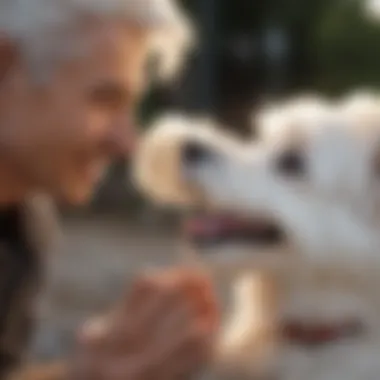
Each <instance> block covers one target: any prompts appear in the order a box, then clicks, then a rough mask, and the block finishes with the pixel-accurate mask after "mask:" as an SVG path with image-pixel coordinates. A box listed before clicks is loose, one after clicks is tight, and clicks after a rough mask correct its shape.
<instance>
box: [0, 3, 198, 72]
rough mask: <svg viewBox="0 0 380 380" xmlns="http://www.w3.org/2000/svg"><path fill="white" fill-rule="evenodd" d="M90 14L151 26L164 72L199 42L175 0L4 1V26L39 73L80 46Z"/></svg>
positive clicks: (0, 6) (0, 8) (0, 19)
mask: <svg viewBox="0 0 380 380" xmlns="http://www.w3.org/2000/svg"><path fill="white" fill-rule="evenodd" d="M87 15H88V16H96V17H99V18H102V17H107V18H112V17H115V19H116V18H117V19H118V20H120V19H124V20H125V21H126V22H133V23H138V25H140V26H141V27H142V28H146V29H147V30H150V31H151V32H152V33H151V37H152V38H151V48H152V51H153V52H155V53H156V54H157V55H158V57H159V58H160V59H159V63H160V65H159V68H160V74H161V76H163V77H167V76H169V75H170V74H173V73H174V72H176V69H177V68H179V67H180V63H181V62H182V59H183V56H184V55H185V53H186V51H187V50H188V49H189V48H190V47H191V46H192V45H193V42H194V34H193V30H192V27H191V25H190V22H189V20H188V19H187V18H186V17H185V15H184V14H183V13H182V12H181V10H180V9H179V8H178V6H177V5H176V4H175V3H174V2H173V1H172V0H0V31H1V32H3V33H6V34H7V35H8V36H9V37H10V38H11V39H13V40H14V41H16V43H17V46H18V48H19V50H20V53H21V54H22V55H23V56H24V58H25V59H26V62H27V63H28V65H29V66H30V67H31V68H32V70H33V72H35V73H36V74H38V75H40V76H41V75H42V76H43V75H45V74H46V72H47V71H48V67H50V66H51V64H52V62H53V61H56V60H58V59H60V58H63V57H64V56H65V55H67V54H75V50H78V46H75V45H76V44H75V40H76V38H75V35H74V36H73V33H75V30H76V29H75V28H76V26H79V22H80V20H81V19H82V17H83V16H87ZM73 37H74V38H73ZM49 65H50V66H49Z"/></svg>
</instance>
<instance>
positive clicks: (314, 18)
mask: <svg viewBox="0 0 380 380" xmlns="http://www.w3.org/2000/svg"><path fill="white" fill-rule="evenodd" d="M180 3H181V4H182V5H183V7H184V9H185V10H186V11H187V12H188V13H189V15H190V17H191V18H192V19H193V20H194V22H195V24H196V26H197V29H198V32H199V39H200V44H199V46H198V48H197V50H196V51H194V52H193V53H192V54H191V55H190V57H189V60H188V64H187V66H186V68H185V70H184V71H183V73H182V74H181V76H180V77H179V78H178V80H176V81H175V83H174V84H171V85H170V86H166V87H165V86H154V87H152V88H151V89H150V91H149V92H148V94H147V96H146V98H145V99H144V101H143V104H142V106H141V110H140V122H141V125H142V128H144V126H147V125H149V121H150V120H152V119H153V118H154V117H155V116H156V115H157V114H159V113H160V112H162V111H164V110H168V109H181V110H185V111H188V112H191V113H195V114H207V115H212V116H213V117H215V118H216V119H217V120H218V121H219V122H220V124H221V126H222V127H225V128H229V129H232V130H233V131H235V132H236V133H237V134H239V135H240V136H242V137H247V136H252V135H253V136H254V126H251V122H250V119H251V116H252V114H253V113H254V112H255V110H256V109H257V108H258V107H260V104H261V103H262V102H263V101H266V100H268V99H271V98H279V97H280V98H281V97H286V96H288V95H290V94H295V93H304V92H320V93H322V94H325V95H328V96H335V95H339V94H341V93H344V92H346V91H348V90H352V89H357V88H375V89H376V87H378V86H380V0H368V1H367V0H265V1H263V0H182V1H180ZM127 173H128V162H127V163H126V162H120V163H116V164H115V165H114V167H113V168H112V170H111V171H110V173H109V176H108V177H107V179H106V181H105V182H104V184H103V185H102V187H101V188H100V189H99V192H98V194H97V195H96V197H95V199H94V202H93V203H92V204H91V205H89V206H88V207H86V208H83V209H80V210H78V209H76V210H63V212H62V214H63V215H62V238H61V242H60V244H59V246H57V247H56V249H55V250H56V252H53V254H52V255H51V260H50V263H49V265H50V270H49V275H48V279H47V280H48V288H47V290H46V292H45V294H44V295H43V298H42V299H41V323H40V328H39V329H38V331H37V334H36V337H35V340H34V343H33V347H32V355H33V357H34V358H37V359H39V360H48V359H52V358H55V357H58V356H61V355H62V354H66V353H67V352H69V351H70V348H71V347H72V344H73V339H72V336H73V331H74V329H75V327H76V326H78V324H80V323H81V322H83V321H84V320H85V319H86V318H87V317H89V316H91V315H93V314H96V313H99V312H102V310H105V309H106V308H107V307H108V305H110V304H112V302H113V301H114V300H116V299H117V298H118V297H119V295H120V294H122V293H123V291H125V287H126V286H127V284H128V282H129V281H130V280H131V278H132V277H133V274H134V273H135V272H136V271H137V270H138V269H140V268H143V267H146V266H155V265H167V264H168V263H171V262H173V261H175V260H176V257H177V255H178V250H179V246H180V241H179V238H178V236H179V233H178V225H179V223H178V217H177V215H175V214H174V213H173V212H170V211H168V210H159V209H155V208H153V207H152V205H150V204H148V203H146V202H144V201H143V200H142V199H141V198H140V197H139V196H138V194H137V193H136V191H135V190H134V189H133V186H132V185H131V183H130V182H129V181H128V176H127Z"/></svg>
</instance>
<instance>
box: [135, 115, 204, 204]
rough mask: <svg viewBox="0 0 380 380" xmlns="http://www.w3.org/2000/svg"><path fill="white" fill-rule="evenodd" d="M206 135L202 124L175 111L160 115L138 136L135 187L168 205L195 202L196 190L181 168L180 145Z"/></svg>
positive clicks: (156, 200)
mask: <svg viewBox="0 0 380 380" xmlns="http://www.w3.org/2000/svg"><path fill="white" fill-rule="evenodd" d="M209 134H210V130H209V128H208V127H206V125H205V123H204V122H202V121H200V120H190V119H189V118H187V117H184V116H181V115H178V114H175V115H168V116H164V117H162V118H161V119H159V120H158V121H156V122H155V124H154V125H153V126H152V127H151V128H150V129H149V131H148V132H147V133H146V134H145V135H143V136H142V138H141V141H140V143H139V147H138V149H137V152H136V156H135V161H134V165H133V173H132V176H133V181H134V184H135V185H136V187H137V188H138V189H139V190H141V191H142V193H143V194H145V195H147V196H148V197H149V198H151V199H152V200H153V201H155V202H157V203H160V204H169V205H191V204H194V203H196V199H197V191H196V189H194V188H193V187H192V186H191V185H190V184H189V183H188V182H187V181H186V178H185V175H184V172H183V168H182V161H181V157H182V148H183V146H184V144H185V143H186V142H187V141H189V140H194V139H195V140H199V139H204V138H205V137H206V136H208V135H209Z"/></svg>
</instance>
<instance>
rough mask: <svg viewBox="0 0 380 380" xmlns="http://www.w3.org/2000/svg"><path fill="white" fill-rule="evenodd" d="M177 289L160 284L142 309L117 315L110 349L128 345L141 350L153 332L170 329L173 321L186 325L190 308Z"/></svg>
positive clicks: (111, 330)
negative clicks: (130, 313)
mask: <svg viewBox="0 0 380 380" xmlns="http://www.w3.org/2000/svg"><path fill="white" fill-rule="evenodd" d="M177 293H178V292H177V291H168V290H167V289H165V288H164V287H159V288H157V289H156V291H155V294H154V295H151V296H150V297H149V299H148V300H147V301H146V302H145V304H144V305H143V307H142V308H141V310H140V311H139V312H138V313H136V314H135V315H133V316H129V318H125V319H124V315H123V314H121V313H120V314H119V315H118V316H116V317H115V318H114V319H113V321H112V327H111V329H110V331H109V334H108V339H107V344H108V345H109V346H110V349H112V350H113V351H114V352H118V351H120V350H124V351H125V350H126V348H127V347H131V349H133V350H138V349H140V348H141V347H142V346H144V345H145V344H147V343H148V341H149V340H152V337H153V336H155V335H157V334H162V333H163V332H165V333H169V332H170V325H171V324H172V328H173V327H174V328H175V329H176V330H178V329H179V328H181V327H182V328H183V327H184V326H185V325H186V323H187V321H188V319H189V318H190V316H189V311H190V309H189V308H188V307H187V306H186V305H185V304H184V302H183V301H181V297H180V294H179V293H178V294H177Z"/></svg>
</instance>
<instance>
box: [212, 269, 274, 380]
mask: <svg viewBox="0 0 380 380" xmlns="http://www.w3.org/2000/svg"><path fill="white" fill-rule="evenodd" d="M233 299H234V305H233V306H232V308H233V309H232V313H231V315H230V317H229V319H228V321H227V324H226V327H225V328H224V329H223V331H222V333H221V336H220V341H219V343H218V346H217V350H216V353H215V367H216V368H217V369H220V370H221V372H222V373H223V372H225V373H231V374H235V375H236V376H237V377H236V378H239V377H240V376H242V377H243V378H244V377H245V376H246V375H248V376H249V377H250V378H255V379H256V378H268V377H269V376H272V372H273V371H274V369H275V368H274V361H275V350H276V346H277V345H276V315H277V287H276V282H275V280H274V279H273V277H272V276H271V275H270V274H268V273H263V272H258V273H248V274H246V275H244V276H242V277H240V278H239V279H237V281H236V283H235V286H234V289H233Z"/></svg>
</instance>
